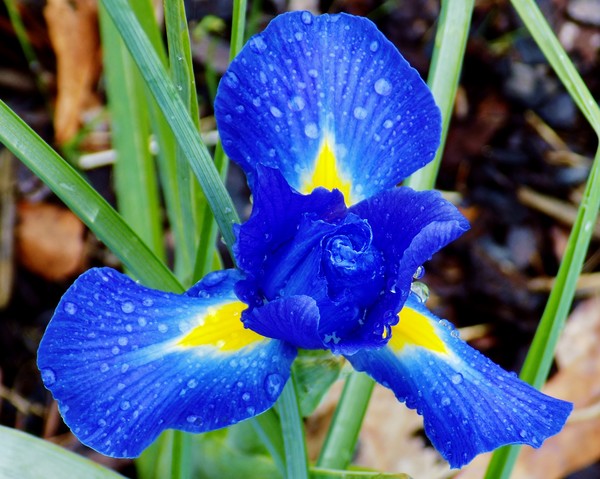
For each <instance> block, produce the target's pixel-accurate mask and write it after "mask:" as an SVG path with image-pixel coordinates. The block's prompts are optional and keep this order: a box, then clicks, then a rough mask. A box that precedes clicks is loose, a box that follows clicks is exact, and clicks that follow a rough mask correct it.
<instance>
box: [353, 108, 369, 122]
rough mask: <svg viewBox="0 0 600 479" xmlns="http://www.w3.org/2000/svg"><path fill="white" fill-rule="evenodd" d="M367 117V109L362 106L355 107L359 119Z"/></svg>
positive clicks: (355, 115)
mask: <svg viewBox="0 0 600 479" xmlns="http://www.w3.org/2000/svg"><path fill="white" fill-rule="evenodd" d="M366 117H367V110H365V109H364V108H363V107H362V106H357V107H356V108H355V109H354V118H356V119H357V120H364V119H365V118H366Z"/></svg>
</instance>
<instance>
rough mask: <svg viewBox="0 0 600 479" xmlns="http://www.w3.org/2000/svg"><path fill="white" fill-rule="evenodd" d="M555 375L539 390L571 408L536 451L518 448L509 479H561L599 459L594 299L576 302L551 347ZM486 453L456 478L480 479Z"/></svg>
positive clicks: (599, 316)
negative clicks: (554, 349) (564, 421)
mask: <svg viewBox="0 0 600 479" xmlns="http://www.w3.org/2000/svg"><path fill="white" fill-rule="evenodd" d="M557 363H558V365H559V368H560V369H559V372H558V373H557V374H555V375H554V376H553V377H552V379H551V380H550V381H549V382H548V383H547V384H546V386H545V387H544V389H543V391H544V392H545V393H547V394H549V395H551V396H554V397H558V398H561V399H564V400H567V401H572V402H573V403H574V404H575V410H574V412H573V414H572V415H571V417H570V418H569V421H568V422H567V425H566V426H565V428H564V429H563V430H562V431H561V432H560V433H559V434H557V435H556V436H553V437H551V438H549V439H547V440H546V441H545V442H544V444H543V445H542V447H541V448H539V449H533V448H531V447H528V446H526V447H524V448H523V450H522V452H521V454H520V455H519V458H518V460H517V463H516V466H515V470H514V472H513V474H512V476H511V479H562V478H564V477H566V476H567V475H569V474H571V473H573V472H575V471H578V470H580V469H583V468H584V467H587V466H588V465H590V464H593V463H595V462H596V461H598V459H600V434H599V433H598V431H600V414H598V408H597V405H598V403H599V402H600V297H594V298H590V299H587V300H585V301H582V302H581V303H580V304H579V305H578V306H577V308H575V310H574V311H573V313H572V314H571V317H570V318H569V321H568V323H567V326H566V327H565V331H564V334H563V335H562V337H561V339H560V341H559V344H558V347H557ZM489 457H490V455H489V454H486V455H483V456H480V457H478V458H477V459H476V460H475V461H473V462H472V463H471V464H470V465H469V466H467V467H466V468H464V469H463V470H462V471H461V472H460V473H459V474H458V476H457V477H456V479H479V478H481V477H483V475H484V472H485V469H486V468H487V464H488V462H489Z"/></svg>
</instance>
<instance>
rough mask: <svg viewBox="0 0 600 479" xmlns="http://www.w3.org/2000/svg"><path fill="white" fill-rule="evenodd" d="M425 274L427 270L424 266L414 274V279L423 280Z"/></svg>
mask: <svg viewBox="0 0 600 479" xmlns="http://www.w3.org/2000/svg"><path fill="white" fill-rule="evenodd" d="M424 274H425V268H424V267H423V266H419V267H418V268H417V270H416V271H415V274H413V279H421V278H422V277H423V275H424Z"/></svg>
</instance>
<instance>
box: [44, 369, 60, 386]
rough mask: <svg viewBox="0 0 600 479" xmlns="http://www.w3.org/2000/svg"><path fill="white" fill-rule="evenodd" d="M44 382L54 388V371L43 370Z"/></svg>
mask: <svg viewBox="0 0 600 479" xmlns="http://www.w3.org/2000/svg"><path fill="white" fill-rule="evenodd" d="M41 373H42V381H44V384H45V385H46V386H52V385H53V384H54V383H55V382H56V373H55V372H54V370H53V369H50V368H44V369H42V370H41Z"/></svg>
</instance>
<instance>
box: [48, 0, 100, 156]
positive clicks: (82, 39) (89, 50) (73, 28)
mask: <svg viewBox="0 0 600 479" xmlns="http://www.w3.org/2000/svg"><path fill="white" fill-rule="evenodd" d="M44 17H45V18H46V22H47V24H48V33H49V35H50V40H51V42H52V46H53V48H54V51H55V53H56V71H57V98H56V109H55V112H54V131H55V137H56V141H57V143H59V144H64V143H65V142H67V141H68V140H70V139H71V138H72V137H73V136H74V135H75V134H76V133H77V131H78V129H79V126H80V122H81V113H82V111H83V110H84V109H85V108H87V107H88V106H91V105H95V104H97V103H98V99H97V98H96V97H95V94H94V89H95V88H94V86H95V83H96V79H97V77H98V73H99V71H100V54H99V51H100V47H99V38H98V7H97V4H96V2H95V1H94V0H48V3H47V5H46V8H45V9H44Z"/></svg>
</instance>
